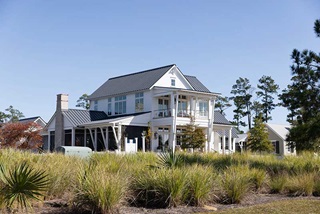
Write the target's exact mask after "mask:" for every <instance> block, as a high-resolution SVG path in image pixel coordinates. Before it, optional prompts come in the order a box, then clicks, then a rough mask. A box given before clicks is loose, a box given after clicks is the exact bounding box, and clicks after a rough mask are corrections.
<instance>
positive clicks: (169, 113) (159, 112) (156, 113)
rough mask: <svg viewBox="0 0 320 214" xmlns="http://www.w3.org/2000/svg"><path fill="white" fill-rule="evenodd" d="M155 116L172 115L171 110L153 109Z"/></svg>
mask: <svg viewBox="0 0 320 214" xmlns="http://www.w3.org/2000/svg"><path fill="white" fill-rule="evenodd" d="M153 117H154V118H163V117H171V111H170V110H169V109H163V110H155V111H153Z"/></svg>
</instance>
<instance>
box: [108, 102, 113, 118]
mask: <svg viewBox="0 0 320 214" xmlns="http://www.w3.org/2000/svg"><path fill="white" fill-rule="evenodd" d="M111 101H112V98H108V115H112V102H111Z"/></svg>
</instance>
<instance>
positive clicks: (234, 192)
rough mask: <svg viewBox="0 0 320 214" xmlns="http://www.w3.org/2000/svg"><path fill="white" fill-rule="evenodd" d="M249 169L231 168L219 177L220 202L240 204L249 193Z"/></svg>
mask: <svg viewBox="0 0 320 214" xmlns="http://www.w3.org/2000/svg"><path fill="white" fill-rule="evenodd" d="M251 185H252V184H251V182H250V175H249V169H248V167H246V166H231V167H230V168H228V169H227V170H226V171H225V172H224V173H223V175H222V177H221V188H222V189H221V191H222V202H224V203H232V204H233V203H240V201H241V200H242V199H243V198H244V197H245V196H246V195H247V194H248V193H249V192H250V188H251Z"/></svg>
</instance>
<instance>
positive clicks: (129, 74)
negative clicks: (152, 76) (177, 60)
mask: <svg viewBox="0 0 320 214" xmlns="http://www.w3.org/2000/svg"><path fill="white" fill-rule="evenodd" d="M174 65H176V64H171V65H166V66H161V67H158V68H152V69H148V70H144V71H139V72H135V73H130V74H125V75H121V76H117V77H111V78H109V80H112V79H118V78H121V77H126V76H132V75H136V74H140V73H145V72H149V71H153V70H158V69H162V68H165V67H172V66H174Z"/></svg>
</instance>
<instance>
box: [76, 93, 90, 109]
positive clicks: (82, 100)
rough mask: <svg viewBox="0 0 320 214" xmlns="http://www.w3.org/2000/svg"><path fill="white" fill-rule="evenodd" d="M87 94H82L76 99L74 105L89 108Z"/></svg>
mask: <svg viewBox="0 0 320 214" xmlns="http://www.w3.org/2000/svg"><path fill="white" fill-rule="evenodd" d="M88 97H89V96H88V94H82V95H81V97H79V99H78V100H77V105H76V107H81V108H84V109H89V108H90V102H89V100H88Z"/></svg>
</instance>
